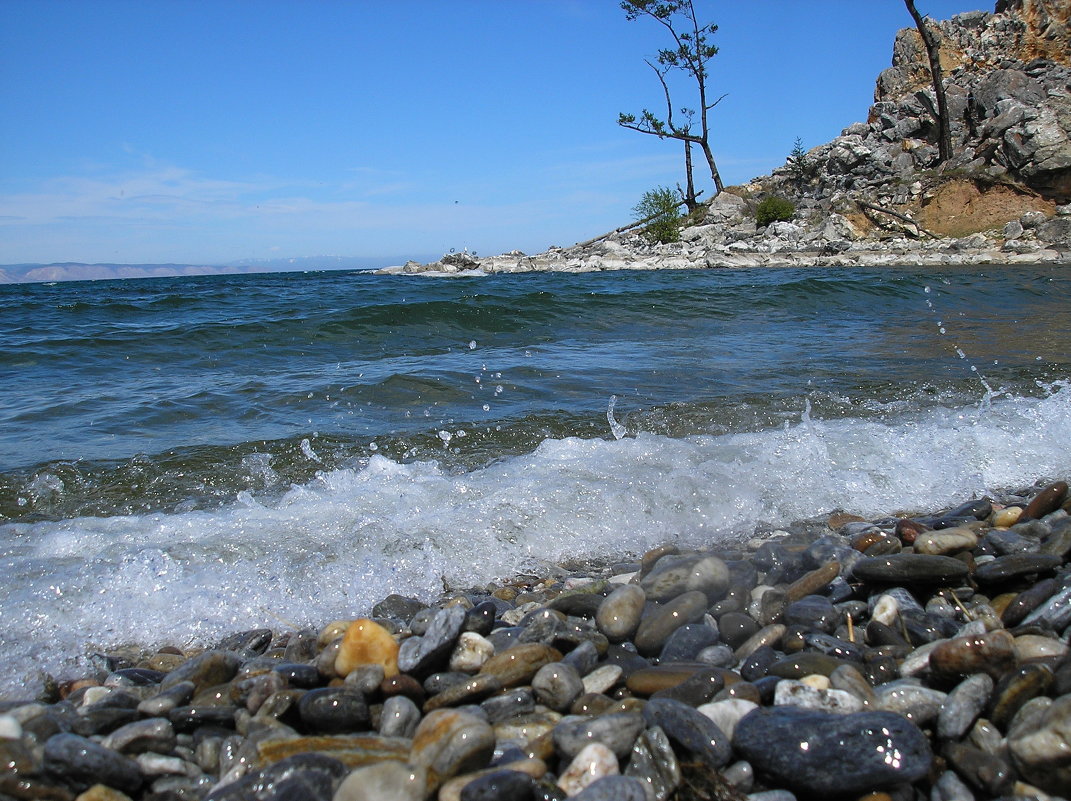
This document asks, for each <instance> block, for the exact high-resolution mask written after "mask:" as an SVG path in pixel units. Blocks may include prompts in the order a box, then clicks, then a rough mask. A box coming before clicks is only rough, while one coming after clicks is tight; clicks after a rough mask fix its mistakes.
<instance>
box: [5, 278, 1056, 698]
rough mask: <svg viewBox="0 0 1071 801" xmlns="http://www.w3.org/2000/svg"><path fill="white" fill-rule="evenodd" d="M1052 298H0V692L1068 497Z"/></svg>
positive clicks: (1005, 286) (748, 284)
mask: <svg viewBox="0 0 1071 801" xmlns="http://www.w3.org/2000/svg"><path fill="white" fill-rule="evenodd" d="M1069 301H1071V272H1069V271H1068V270H1066V269H1060V268H993V269H990V270H980V269H978V268H972V269H955V270H952V269H950V270H947V271H938V272H934V271H929V272H926V273H921V272H918V271H916V270H912V269H909V268H904V269H898V270H763V271H757V270H754V271H685V272H643V273H632V272H629V273H599V274H585V275H563V274H529V275H519V276H489V277H481V278H449V279H447V278H443V279H429V278H419V277H401V276H375V275H371V274H368V273H351V272H349V273H338V272H329V273H310V274H285V275H278V274H275V275H262V276H241V277H205V278H194V279H190V278H176V279H150V280H135V281H109V282H94V283H89V282H86V283H72V284H57V285H52V286H46V285H17V286H4V287H0V321H2V323H0V336H2V338H3V342H4V347H3V348H2V349H0V381H2V382H3V386H4V387H5V391H4V392H3V393H0V582H2V583H3V586H5V588H6V591H5V593H4V595H3V597H2V600H0V606H2V611H3V615H2V616H0V645H2V647H0V688H2V689H0V694H10V693H19V692H23V691H24V687H25V688H28V687H31V686H32V685H33V683H34V682H33V676H34V673H35V671H38V670H49V671H56V670H62V669H63V668H64V665H65V663H66V662H67V660H68V659H69V658H70V657H72V656H73V655H75V654H79V653H84V652H85V650H86V648H87V647H90V648H93V647H106V646H109V645H114V644H117V643H121V642H130V641H137V642H146V643H149V642H152V643H162V642H168V641H173V642H177V643H179V644H186V643H189V642H206V641H210V640H211V639H212V638H214V637H217V636H219V635H220V634H222V633H225V632H228V631H231V630H234V629H236V628H245V627H252V626H256V625H268V626H272V627H276V628H277V627H279V626H286V625H304V624H316V623H322V622H324V621H326V620H327V619H331V618H334V617H342V616H353V615H357V614H361V613H367V611H368V608H369V606H370V604H371V603H374V602H375V601H376V600H378V599H380V598H382V597H383V596H384V595H386V594H387V593H390V592H402V593H407V594H414V595H419V596H428V595H431V594H434V593H436V592H438V591H440V590H441V589H442V587H443V584H444V582H445V583H447V584H449V585H452V586H470V585H475V584H479V583H483V582H486V581H488V580H490V579H492V578H494V577H497V576H505V575H509V574H510V573H512V572H514V571H517V570H520V569H524V568H525V567H526V566H531V565H532V564H538V563H540V562H542V561H555V560H561V559H564V558H569V557H583V556H602V557H606V556H608V555H623V554H625V553H629V552H631V553H639V552H642V551H643V550H645V549H646V548H649V547H651V546H653V545H656V544H659V543H661V542H663V541H665V540H667V539H679V540H682V541H685V542H701V541H709V540H711V539H716V538H719V537H725V536H730V535H738V534H749V533H751V532H752V531H754V530H755V529H756V527H762V526H776V525H778V524H779V523H785V522H788V521H791V520H795V519H800V518H805V517H810V516H813V515H817V514H821V513H823V512H828V511H830V510H832V509H834V508H843V509H847V510H849V511H852V512H856V513H859V514H864V515H870V516H873V515H881V514H887V513H891V512H893V511H896V510H900V509H917V510H927V509H931V508H935V507H940V506H942V505H945V504H947V503H951V502H955V501H960V500H966V499H968V498H970V497H972V496H974V495H979V494H983V493H984V492H986V491H987V490H992V489H996V488H1008V487H1017V486H1022V485H1027V484H1031V483H1033V482H1035V481H1037V480H1044V479H1047V478H1066V477H1067V476H1068V475H1071V451H1069V449H1068V448H1067V447H1066V443H1067V442H1069V441H1071V384H1069V383H1068V379H1069V378H1071V302H1069ZM611 398H614V399H615V400H614V401H613V402H612V404H611ZM611 407H612V411H610V413H609V414H608V410H610V409H611ZM617 436H620V437H621V438H620V439H618V438H616V437H617Z"/></svg>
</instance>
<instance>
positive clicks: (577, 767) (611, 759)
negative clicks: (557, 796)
mask: <svg viewBox="0 0 1071 801" xmlns="http://www.w3.org/2000/svg"><path fill="white" fill-rule="evenodd" d="M620 772H621V770H620V768H619V767H618V764H617V757H616V756H614V752H613V751H611V750H610V749H609V748H607V747H606V746H605V745H603V744H602V743H589V744H588V745H585V746H584V747H583V748H582V749H581V750H580V753H579V754H577V755H576V756H575V757H573V761H572V762H571V763H569V767H568V768H566V769H565V772H564V773H562V775H561V778H559V779H558V787H560V788H561V789H562V790H563V791H564V792H565V794H566V795H569V796H573V795H576V794H577V793H579V792H580V791H581V790H583V789H584V788H585V787H587V786H588V785H589V784H591V783H592V782H593V781H595V780H596V779H601V778H602V777H604V776H613V775H614V774H616V773H620Z"/></svg>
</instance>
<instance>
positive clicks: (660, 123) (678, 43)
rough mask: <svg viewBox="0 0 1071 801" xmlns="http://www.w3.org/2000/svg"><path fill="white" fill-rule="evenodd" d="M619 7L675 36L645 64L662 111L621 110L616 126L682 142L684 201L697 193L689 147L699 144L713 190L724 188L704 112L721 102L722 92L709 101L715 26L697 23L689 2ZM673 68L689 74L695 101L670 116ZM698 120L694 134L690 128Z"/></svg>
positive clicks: (648, 1)
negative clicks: (663, 107) (656, 84)
mask: <svg viewBox="0 0 1071 801" xmlns="http://www.w3.org/2000/svg"><path fill="white" fill-rule="evenodd" d="M621 9H622V10H623V11H624V12H625V16H626V18H627V19H629V20H635V19H638V18H639V17H648V18H650V19H653V20H654V21H655V22H657V23H658V24H660V25H661V26H662V27H663V28H665V29H666V30H667V31H668V32H669V34H670V37H671V38H672V39H673V47H671V48H666V49H663V50H659V51H658V57H657V58H656V59H655V61H654V62H651V61H649V60H648V61H647V65H648V66H649V67H650V68H651V69H652V70H653V71H654V73H655V75H656V76H657V77H658V82H659V83H660V84H661V85H662V92H663V94H664V95H665V100H666V113H665V116H664V117H660V116H659V115H657V114H655V113H654V112H653V111H651V110H650V109H646V108H645V109H644V110H643V111H642V112H641V113H640V115H639V116H637V115H635V114H625V113H622V114H620V115H619V116H618V118H617V124H618V125H620V126H621V127H623V128H629V129H631V130H633V131H639V132H640V133H644V134H649V135H651V136H657V137H658V138H659V139H676V140H678V141H680V142H683V143H684V157H685V170H686V172H687V181H688V192H686V195H687V196H686V198H685V200H686V201H688V203H689V207H691V206H692V205H693V204H694V201H695V193H694V190H693V189H692V186H693V182H692V161H691V146H692V145H693V144H694V145H698V146H699V148H700V149H701V150H702V152H703V156H704V158H706V161H707V166H708V167H709V168H710V177H711V180H713V181H714V191H715V193H717V192H721V191H722V189H724V186H723V185H722V180H721V174H720V173H719V172H718V167H717V164H716V163H715V161H714V154H713V152H712V151H711V149H710V127H709V123H708V118H707V115H708V112H709V111H710V110H711V109H712V108H714V107H715V106H716V105H718V103H720V102H721V101H722V100H723V99H724V97H725V95H722V96H721V97H719V98H718V99H717V100H714V101H709V100H708V99H707V77H708V74H707V66H706V65H707V62H708V61H710V59H712V58H714V56H715V55H717V53H718V48H717V46H715V45H713V44H711V43H710V41H709V37H711V36H713V35H714V34H715V33H716V32H717V30H718V26H717V25H713V24H704V25H700V24H699V21H698V19H697V17H696V13H695V8H694V6H693V5H692V0H672V1H671V2H655V1H654V0H624V2H622V3H621ZM673 71H680V72H683V73H685V74H686V75H688V76H689V77H690V78H691V79H692V81H693V82H694V84H695V88H696V94H697V100H698V105H697V107H696V108H688V107H678V108H676V117H674V110H675V109H674V105H673V101H672V99H671V96H670V89H669V82H668V80H667V76H668V75H669V74H670V73H671V72H673ZM696 124H698V126H699V130H698V132H696V131H695V130H694V126H695V125H696Z"/></svg>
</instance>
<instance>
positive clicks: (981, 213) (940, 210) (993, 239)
mask: <svg viewBox="0 0 1071 801" xmlns="http://www.w3.org/2000/svg"><path fill="white" fill-rule="evenodd" d="M932 24H933V25H934V26H935V28H936V32H937V33H938V36H939V39H940V58H941V66H942V71H943V72H944V78H945V81H944V87H945V93H946V97H947V102H948V106H949V114H950V117H951V132H952V144H953V157H952V158H951V159H950V160H948V161H946V162H944V163H940V164H938V163H937V155H938V151H937V145H936V134H937V124H936V103H935V98H934V92H933V85H932V79H931V75H930V69H929V62H928V59H927V56H926V51H925V48H924V47H923V44H922V39H921V37H920V36H919V34H918V32H917V31H916V30H915V29H914V28H905V29H904V30H901V31H900V32H899V33H898V34H897V36H896V40H895V42H894V44H893V56H892V65H891V66H890V67H889V68H888V69H886V70H884V71H883V72H882V73H881V74H880V75H879V76H878V78H877V86H876V88H875V92H874V104H873V105H872V106H871V107H870V110H869V113H868V115H867V120H866V122H857V123H854V124H853V125H850V126H849V127H848V128H846V129H845V130H844V131H843V133H842V134H841V135H840V136H838V137H836V138H835V139H834V140H833V141H831V142H828V143H827V144H824V145H821V146H819V147H816V148H814V149H812V150H811V151H810V152H809V153H807V156H806V159H805V163H804V164H803V165H801V164H800V163H798V162H797V163H796V164H790V163H789V164H786V165H785V166H784V167H781V168H779V169H776V170H774V171H773V173H772V174H771V175H768V176H762V177H760V178H756V179H754V180H753V181H751V182H750V183H748V184H746V185H744V186H737V187H730V188H728V189H727V190H726V191H725V192H723V193H721V194H720V195H719V196H718V197H717V198H715V199H714V200H713V201H712V202H711V203H710V204H709V206H707V207H706V208H705V209H704V210H703V213H702V214H701V215H700V216H699V217H698V218H697V219H693V220H692V223H694V224H692V225H691V226H690V227H688V228H686V229H685V230H684V232H683V235H682V241H681V242H678V243H672V244H668V245H651V244H649V243H648V242H646V240H644V239H643V238H642V237H641V236H639V235H638V234H635V233H632V234H628V233H625V234H614V235H612V236H608V237H605V238H602V239H600V240H598V241H594V242H592V243H588V244H585V245H582V246H581V245H578V246H575V247H573V248H568V249H552V250H551V251H549V252H547V253H544V254H539V255H537V256H527V255H525V254H523V253H516V252H515V253H510V254H505V255H503V256H496V257H492V258H485V259H474V258H471V257H469V256H467V255H466V254H453V255H452V256H450V257H444V258H443V259H442V260H441V261H439V262H433V263H432V264H429V265H419V264H415V263H410V264H408V265H406V266H405V267H404V268H394V269H393V271H405V272H423V271H428V270H431V271H438V272H459V271H466V270H473V269H480V270H484V271H488V272H519V271H527V270H540V269H544V270H546V269H550V270H596V269H637V268H638V269H651V268H658V267H668V268H686V267H718V266H757V265H773V264H829V265H856V264H893V263H903V262H905V261H910V262H911V263H915V264H947V263H1014V262H1051V263H1071V0H998V2H997V5H996V7H995V10H994V12H993V13H987V12H983V11H975V12H970V13H966V14H959V15H957V16H955V17H953V18H952V19H949V20H945V21H939V22H933V23H932ZM770 195H779V196H782V197H786V198H788V199H790V200H792V201H793V203H794V204H795V206H796V214H795V216H794V218H793V219H792V220H791V221H785V222H776V223H773V224H771V225H769V226H765V227H758V226H756V224H755V222H754V208H755V205H756V204H757V203H758V202H759V201H760V200H761V199H763V198H764V197H768V196H770Z"/></svg>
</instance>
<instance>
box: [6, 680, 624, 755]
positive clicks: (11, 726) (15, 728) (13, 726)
mask: <svg viewBox="0 0 1071 801" xmlns="http://www.w3.org/2000/svg"><path fill="white" fill-rule="evenodd" d="M618 670H620V668H618ZM20 737H22V724H21V723H19V722H18V720H16V719H15V718H14V717H13V716H11V715H0V740H17V739H19V738H20Z"/></svg>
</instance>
